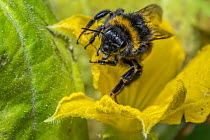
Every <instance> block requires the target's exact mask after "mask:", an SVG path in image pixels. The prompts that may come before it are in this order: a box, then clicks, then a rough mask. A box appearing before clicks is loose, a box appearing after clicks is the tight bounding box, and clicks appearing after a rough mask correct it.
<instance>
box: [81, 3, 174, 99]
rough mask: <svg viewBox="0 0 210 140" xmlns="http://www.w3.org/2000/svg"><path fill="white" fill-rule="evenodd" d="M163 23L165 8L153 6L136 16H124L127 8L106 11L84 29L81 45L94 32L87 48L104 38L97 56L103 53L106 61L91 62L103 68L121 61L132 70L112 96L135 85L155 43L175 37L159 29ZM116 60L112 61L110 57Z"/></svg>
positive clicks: (123, 77) (97, 15)
mask: <svg viewBox="0 0 210 140" xmlns="http://www.w3.org/2000/svg"><path fill="white" fill-rule="evenodd" d="M105 17H106V19H105V21H104V23H103V24H102V25H100V26H98V28H97V29H95V30H92V29H90V27H91V26H92V25H93V24H94V23H95V22H96V21H99V20H101V19H103V18H105ZM161 20H162V9H161V7H160V6H158V5H156V4H151V5H149V6H147V7H145V8H143V9H141V10H139V11H137V12H134V13H124V10H123V9H117V10H116V11H110V10H103V11H100V12H99V13H97V14H96V15H95V16H94V17H93V18H92V19H91V20H90V21H89V22H88V23H87V25H86V27H85V28H82V29H83V31H82V32H81V34H80V35H79V37H78V39H77V44H78V41H79V39H80V37H81V36H82V35H84V34H85V33H86V32H87V31H91V32H92V33H94V34H93V35H92V37H91V38H90V40H89V43H88V44H87V45H86V46H85V49H86V47H87V46H88V45H91V44H92V43H93V42H94V41H95V38H96V37H97V36H99V37H100V38H101V45H100V47H99V49H98V51H97V55H99V53H100V52H102V53H103V54H104V55H105V56H104V57H102V60H98V61H95V62H93V61H90V62H91V63H98V64H101V65H111V66H116V65H117V64H118V63H119V61H120V62H121V63H124V64H128V65H129V66H130V67H131V68H130V70H128V71H127V72H125V74H123V75H122V79H121V80H120V81H119V83H118V84H117V85H116V86H115V87H114V89H113V90H112V91H111V93H110V96H114V98H115V100H116V95H117V94H119V93H120V92H121V91H122V90H123V88H124V87H125V86H126V85H129V84H131V83H132V82H133V81H135V80H136V79H137V78H139V77H140V75H141V73H142V65H141V64H139V62H141V61H142V60H144V58H145V57H146V56H148V55H149V54H150V52H151V50H152V41H153V40H157V39H166V38H169V37H171V36H172V34H170V33H169V32H167V31H165V30H163V29H161V28H159V24H160V23H161ZM111 56H112V57H113V58H114V60H110V59H109V58H110V57H111Z"/></svg>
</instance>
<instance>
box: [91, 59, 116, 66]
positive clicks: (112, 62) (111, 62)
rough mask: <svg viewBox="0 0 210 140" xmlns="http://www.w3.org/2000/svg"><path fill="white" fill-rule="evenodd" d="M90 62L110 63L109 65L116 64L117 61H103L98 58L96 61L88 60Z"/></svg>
mask: <svg viewBox="0 0 210 140" xmlns="http://www.w3.org/2000/svg"><path fill="white" fill-rule="evenodd" d="M89 62H90V63H97V64H100V65H110V66H116V65H117V61H109V60H108V61H103V60H98V61H94V62H93V61H91V60H90V61H89Z"/></svg>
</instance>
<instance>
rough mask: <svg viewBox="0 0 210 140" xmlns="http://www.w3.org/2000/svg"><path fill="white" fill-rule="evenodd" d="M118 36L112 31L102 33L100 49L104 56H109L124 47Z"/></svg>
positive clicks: (121, 39)
mask: <svg viewBox="0 0 210 140" xmlns="http://www.w3.org/2000/svg"><path fill="white" fill-rule="evenodd" d="M119 35H120V34H119V33H117V32H116V31H113V30H109V31H107V32H105V33H104V35H103V36H102V40H101V46H100V49H101V51H102V52H103V53H104V54H106V55H110V54H113V53H116V52H118V51H119V50H120V49H121V48H122V47H124V46H125V45H124V44H125V41H124V39H123V38H122V37H121V36H119Z"/></svg>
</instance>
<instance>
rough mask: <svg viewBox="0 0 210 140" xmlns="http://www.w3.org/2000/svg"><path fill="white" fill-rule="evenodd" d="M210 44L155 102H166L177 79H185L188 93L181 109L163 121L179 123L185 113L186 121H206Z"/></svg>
mask: <svg viewBox="0 0 210 140" xmlns="http://www.w3.org/2000/svg"><path fill="white" fill-rule="evenodd" d="M209 56H210V45H208V46H206V47H204V48H203V49H202V50H201V51H200V52H199V53H198V54H197V56H196V57H195V58H194V59H193V60H191V62H190V63H189V64H188V65H187V66H186V67H185V69H184V70H183V71H182V72H181V73H180V74H179V75H178V76H177V77H176V78H175V79H173V80H172V81H171V82H170V83H168V84H167V86H166V87H165V89H164V90H163V91H162V92H161V94H160V95H159V97H158V98H157V99H156V102H155V104H164V102H163V99H165V98H170V97H171V96H173V95H171V91H172V90H173V87H174V84H175V82H176V81H177V80H181V81H183V83H184V85H185V87H186V89H187V95H186V100H185V103H184V105H183V106H182V107H181V108H180V109H179V111H177V112H175V113H174V114H172V115H170V116H169V117H168V118H166V119H165V120H164V121H162V122H163V123H169V124H178V123H180V121H181V119H182V116H183V115H184V118H185V121H186V122H194V123H201V122H204V121H205V120H206V118H207V116H208V115H209V113H210V82H209V81H210V58H209Z"/></svg>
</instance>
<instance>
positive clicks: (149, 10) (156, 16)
mask: <svg viewBox="0 0 210 140" xmlns="http://www.w3.org/2000/svg"><path fill="white" fill-rule="evenodd" d="M135 13H137V14H140V15H142V17H143V18H144V19H145V21H146V22H147V23H151V24H152V25H154V26H158V25H159V24H160V23H161V22H162V15H163V10H162V8H161V7H160V6H159V5H156V4H151V5H148V6H147V7H145V8H143V9H141V10H139V11H137V12H135Z"/></svg>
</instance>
